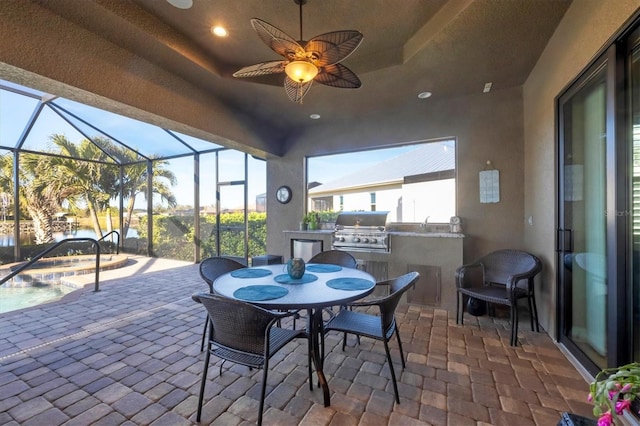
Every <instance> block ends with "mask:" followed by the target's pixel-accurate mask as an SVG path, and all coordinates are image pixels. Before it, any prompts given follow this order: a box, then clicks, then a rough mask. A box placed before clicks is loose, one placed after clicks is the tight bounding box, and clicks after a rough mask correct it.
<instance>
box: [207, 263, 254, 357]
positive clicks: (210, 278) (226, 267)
mask: <svg viewBox="0 0 640 426" xmlns="http://www.w3.org/2000/svg"><path fill="white" fill-rule="evenodd" d="M244 267H245V266H244V265H243V264H242V263H239V262H236V261H235V260H232V259H227V258H226V257H217V256H214V257H207V258H206V259H203V260H202V262H200V276H201V277H202V279H203V280H204V282H206V283H207V285H208V286H209V293H213V282H214V281H215V280H216V278H218V277H219V276H220V275H222V274H226V273H227V272H231V271H235V270H236V269H240V268H244ZM208 326H209V316H208V315H207V319H206V320H205V322H204V330H202V342H201V343H200V352H202V351H203V350H204V340H205V337H206V335H207V327H208Z"/></svg>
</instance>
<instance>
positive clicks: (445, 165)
mask: <svg viewBox="0 0 640 426" xmlns="http://www.w3.org/2000/svg"><path fill="white" fill-rule="evenodd" d="M444 146H446V148H447V149H444V148H443V147H444ZM455 163H456V158H455V147H454V145H453V143H450V144H446V145H445V144H442V143H426V144H424V145H421V146H420V147H418V148H416V149H414V150H411V151H407V152H405V153H403V154H400V155H398V156H396V157H392V158H389V159H388V160H385V161H382V162H380V163H377V164H375V165H373V166H369V167H366V168H364V169H362V170H357V171H354V172H352V173H349V174H348V175H344V176H341V177H340V178H338V179H335V180H332V181H329V182H327V183H324V184H322V185H319V186H316V187H314V188H311V189H309V195H310V196H313V195H317V194H318V195H319V194H324V193H328V192H339V191H346V190H349V189H352V188H361V187H367V186H377V185H390V184H401V183H402V182H403V181H404V178H405V177H406V176H415V175H421V174H425V173H434V172H441V171H445V170H454V169H455Z"/></svg>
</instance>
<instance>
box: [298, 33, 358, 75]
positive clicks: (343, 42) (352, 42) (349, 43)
mask: <svg viewBox="0 0 640 426" xmlns="http://www.w3.org/2000/svg"><path fill="white" fill-rule="evenodd" d="M363 37H364V36H363V35H362V33H360V32H359V31H354V30H345V31H333V32H330V33H326V34H320V35H319V36H316V37H314V38H312V39H311V40H309V41H308V42H307V44H306V46H305V47H304V50H305V51H306V52H307V56H309V54H313V53H315V54H316V55H317V56H318V59H317V61H316V62H314V63H315V64H316V66H319V67H326V66H328V65H333V64H337V63H338V62H341V61H343V60H344V59H345V58H346V57H348V56H349V55H351V54H352V53H353V52H354V51H355V50H356V49H357V48H358V46H360V43H362V38H363Z"/></svg>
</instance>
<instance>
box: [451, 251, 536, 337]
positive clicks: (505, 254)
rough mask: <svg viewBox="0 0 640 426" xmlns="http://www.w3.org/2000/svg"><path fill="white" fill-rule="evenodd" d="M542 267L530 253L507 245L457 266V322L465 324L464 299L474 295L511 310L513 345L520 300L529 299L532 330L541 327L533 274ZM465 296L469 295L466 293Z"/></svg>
mask: <svg viewBox="0 0 640 426" xmlns="http://www.w3.org/2000/svg"><path fill="white" fill-rule="evenodd" d="M540 271H542V262H540V259H539V258H538V257H536V256H534V255H533V254H531V253H527V252H525V251H521V250H513V249H505V250H497V251H494V252H491V253H489V254H487V255H485V256H484V257H482V258H480V259H478V260H477V261H476V262H473V263H470V264H467V265H463V266H461V267H459V268H458V269H457V270H456V290H457V293H456V296H457V299H456V324H458V323H460V324H464V307H465V299H466V298H468V297H473V298H475V299H476V300H480V301H483V302H487V303H489V304H498V305H505V306H508V307H509V310H510V320H511V342H510V343H511V346H517V345H518V300H520V299H524V298H526V299H527V302H528V305H529V313H530V318H531V331H534V325H535V331H540V329H539V326H538V309H537V307H536V298H535V291H534V290H535V288H534V285H533V279H534V277H535V276H536V275H537V274H538V273H539V272H540ZM465 296H466V297H465Z"/></svg>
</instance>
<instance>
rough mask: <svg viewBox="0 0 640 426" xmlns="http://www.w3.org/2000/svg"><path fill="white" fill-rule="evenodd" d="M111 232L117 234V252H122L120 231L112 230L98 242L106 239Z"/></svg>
mask: <svg viewBox="0 0 640 426" xmlns="http://www.w3.org/2000/svg"><path fill="white" fill-rule="evenodd" d="M111 234H116V237H118V238H116V254H120V233H119V232H118V231H111V232H109V233H108V234H107V235H105V236H103V237H102V238H100V239H99V240H98V242H100V241H106V238H107V237H108V236H109V235H111Z"/></svg>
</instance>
